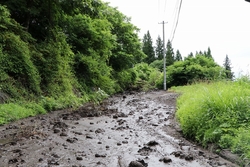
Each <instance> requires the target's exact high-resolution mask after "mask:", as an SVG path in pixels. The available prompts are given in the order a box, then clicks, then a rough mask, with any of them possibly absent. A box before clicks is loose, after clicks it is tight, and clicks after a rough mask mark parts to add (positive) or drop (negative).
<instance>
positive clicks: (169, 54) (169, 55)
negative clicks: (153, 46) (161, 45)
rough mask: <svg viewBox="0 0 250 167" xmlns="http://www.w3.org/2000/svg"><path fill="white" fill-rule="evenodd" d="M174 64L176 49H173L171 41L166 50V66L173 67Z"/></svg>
mask: <svg viewBox="0 0 250 167" xmlns="http://www.w3.org/2000/svg"><path fill="white" fill-rule="evenodd" d="M174 62H175V58H174V49H173V47H172V43H171V42H170V40H168V42H167V48H166V66H170V65H172V64H173V63H174Z"/></svg>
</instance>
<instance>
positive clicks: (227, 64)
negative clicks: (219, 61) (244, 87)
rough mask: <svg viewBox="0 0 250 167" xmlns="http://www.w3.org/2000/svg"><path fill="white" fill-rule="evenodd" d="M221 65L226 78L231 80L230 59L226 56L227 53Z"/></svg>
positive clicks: (232, 74)
mask: <svg viewBox="0 0 250 167" xmlns="http://www.w3.org/2000/svg"><path fill="white" fill-rule="evenodd" d="M223 67H224V69H225V73H226V77H227V79H229V80H233V78H234V73H233V72H232V67H231V61H230V59H229V58H228V56H227V55H226V58H225V61H224V64H223Z"/></svg>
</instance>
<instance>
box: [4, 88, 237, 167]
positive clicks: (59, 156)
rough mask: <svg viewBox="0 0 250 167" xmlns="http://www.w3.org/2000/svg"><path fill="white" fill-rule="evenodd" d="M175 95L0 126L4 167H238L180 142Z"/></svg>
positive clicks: (121, 99) (122, 98) (133, 95)
mask: <svg viewBox="0 0 250 167" xmlns="http://www.w3.org/2000/svg"><path fill="white" fill-rule="evenodd" d="M177 96H178V95H177V94H175V93H171V92H166V91H152V92H148V93H137V92H130V93H126V94H121V95H116V96H113V97H110V98H109V99H107V100H105V101H104V102H103V103H102V104H100V105H98V106H97V105H93V104H86V105H84V106H82V107H80V108H79V109H77V110H75V111H72V110H64V111H55V112H53V113H49V114H47V115H40V116H36V117H30V118H27V119H23V120H19V121H17V122H14V123H11V124H8V125H4V126H0V167H51V166H61V167H166V166H171V167H200V166H202V167H236V166H237V165H236V164H234V163H232V162H229V161H227V160H225V159H223V158H222V157H220V156H218V155H217V154H214V153H212V152H210V151H208V150H204V149H202V148H201V147H199V146H197V145H195V144H194V143H192V142H189V141H187V140H186V139H184V138H183V137H182V135H181V129H180V128H179V125H178V123H177V122H176V120H175V116H174V115H175V111H176V105H175V104H176V98H177Z"/></svg>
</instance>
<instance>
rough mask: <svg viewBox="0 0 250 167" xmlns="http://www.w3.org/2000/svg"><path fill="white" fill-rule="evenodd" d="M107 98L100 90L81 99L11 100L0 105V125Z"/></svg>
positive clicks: (74, 97) (70, 96) (64, 97)
mask: <svg viewBox="0 0 250 167" xmlns="http://www.w3.org/2000/svg"><path fill="white" fill-rule="evenodd" d="M107 97H108V94H107V93H106V92H104V91H103V90H101V89H99V90H98V91H95V92H92V93H89V94H84V95H82V96H80V97H77V96H76V95H68V96H61V97H58V98H53V97H44V96H41V97H40V98H38V99H36V100H33V101H24V100H19V101H14V100H10V102H7V103H4V104H0V125H3V124H6V123H9V122H13V121H16V120H19V119H22V118H26V117H30V116H35V115H38V114H46V113H47V112H51V111H55V110H62V109H69V108H71V109H74V108H77V107H79V106H81V105H83V104H84V103H86V102H93V103H95V104H99V102H101V101H102V100H104V99H105V98H107Z"/></svg>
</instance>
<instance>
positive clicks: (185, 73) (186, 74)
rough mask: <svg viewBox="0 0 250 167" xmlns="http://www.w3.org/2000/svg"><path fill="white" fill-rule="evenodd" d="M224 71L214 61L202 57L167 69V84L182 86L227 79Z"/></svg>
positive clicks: (187, 59)
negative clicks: (201, 81) (200, 81)
mask: <svg viewBox="0 0 250 167" xmlns="http://www.w3.org/2000/svg"><path fill="white" fill-rule="evenodd" d="M223 72H224V70H223V68H222V67H220V66H219V65H218V64H216V63H215V62H214V60H213V59H210V58H206V57H205V56H202V55H197V56H196V57H189V58H186V59H185V60H184V61H177V62H175V63H174V64H173V65H171V66H168V67H167V84H168V87H171V86H181V85H186V84H190V83H193V82H195V81H199V80H217V79H221V78H224V77H225V73H223Z"/></svg>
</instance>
